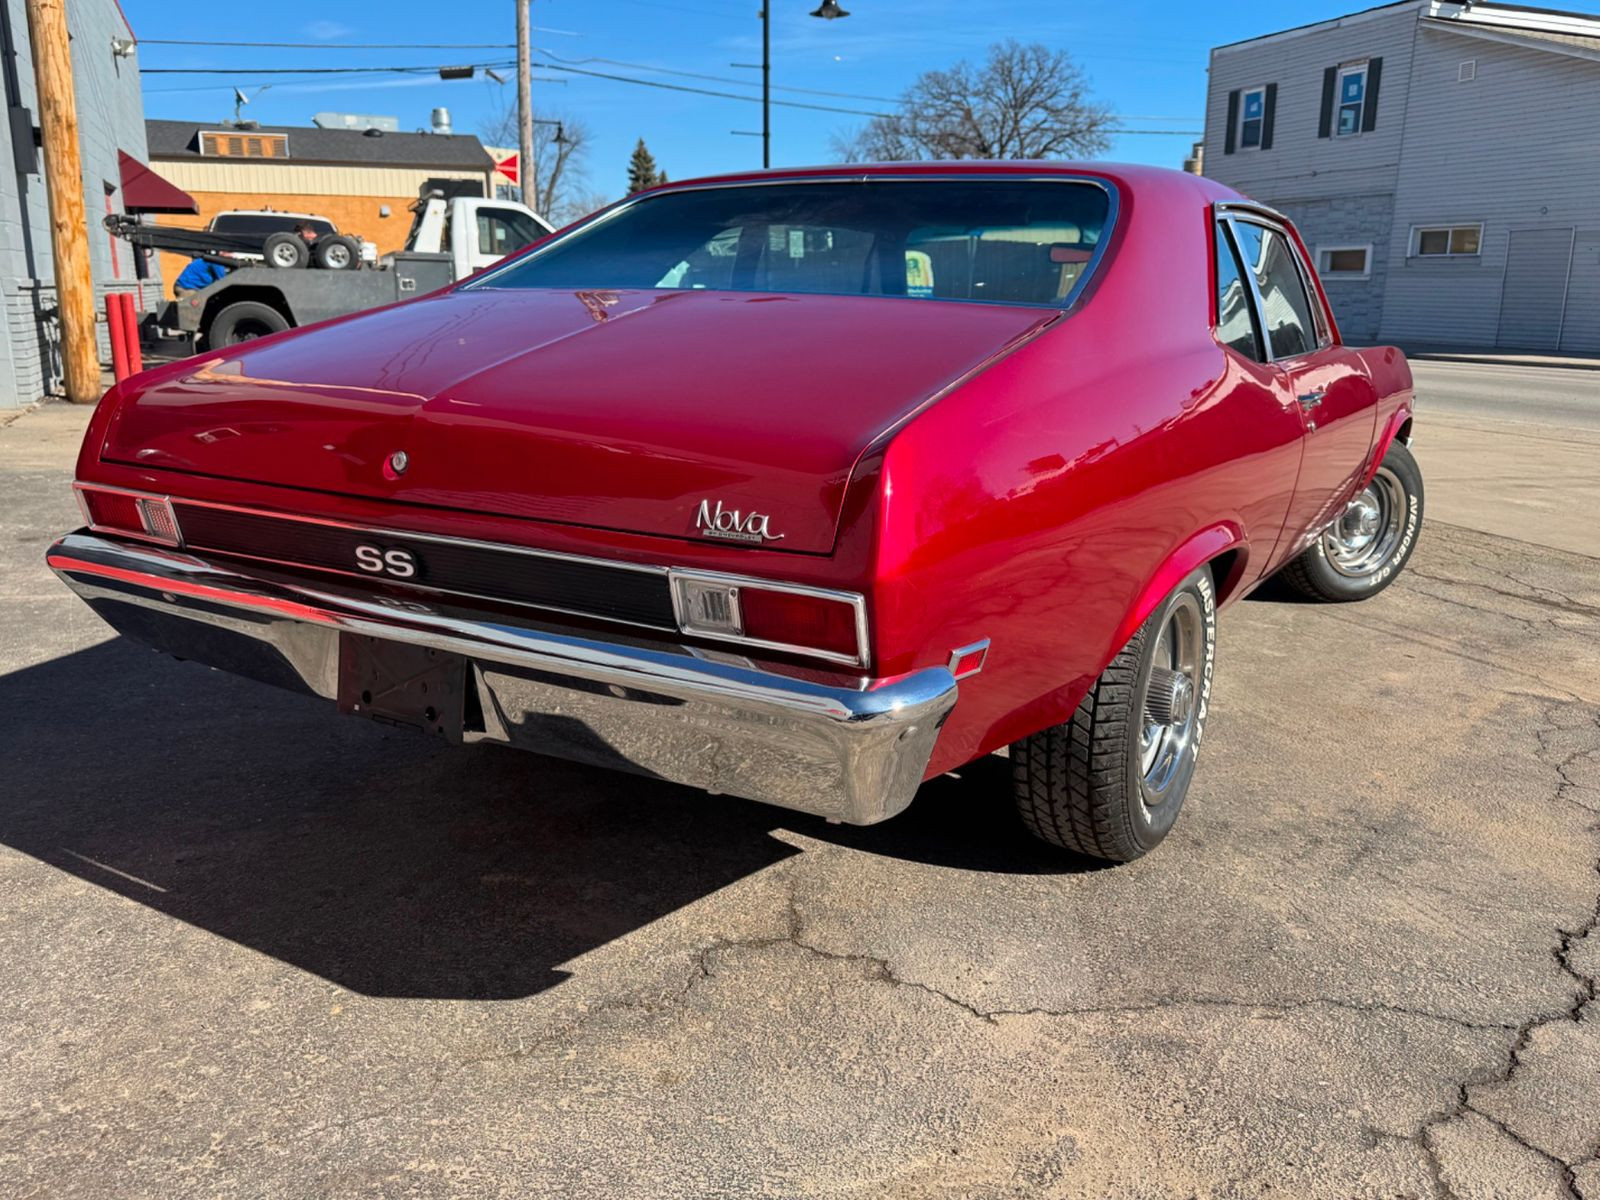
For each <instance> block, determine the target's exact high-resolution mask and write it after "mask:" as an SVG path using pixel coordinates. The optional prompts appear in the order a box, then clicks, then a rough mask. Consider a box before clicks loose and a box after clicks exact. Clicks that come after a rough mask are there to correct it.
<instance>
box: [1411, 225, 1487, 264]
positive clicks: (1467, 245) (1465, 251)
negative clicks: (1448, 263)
mask: <svg viewBox="0 0 1600 1200" xmlns="http://www.w3.org/2000/svg"><path fill="white" fill-rule="evenodd" d="M1482 242H1483V226H1482V225H1416V226H1413V227H1412V230H1411V253H1412V255H1413V256H1415V257H1417V258H1471V257H1475V256H1476V255H1477V254H1478V247H1479V246H1480V245H1481V244H1482Z"/></svg>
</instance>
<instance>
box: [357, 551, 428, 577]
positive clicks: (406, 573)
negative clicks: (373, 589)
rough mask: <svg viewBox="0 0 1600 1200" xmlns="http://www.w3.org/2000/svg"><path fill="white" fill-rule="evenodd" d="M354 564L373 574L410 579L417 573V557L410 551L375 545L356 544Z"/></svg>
mask: <svg viewBox="0 0 1600 1200" xmlns="http://www.w3.org/2000/svg"><path fill="white" fill-rule="evenodd" d="M356 566H358V567H360V568H361V569H362V570H363V571H367V572H369V573H371V574H373V575H392V576H394V577H395V578H396V579H411V578H412V577H414V576H415V575H416V573H417V559H416V556H415V555H414V554H412V553H411V551H409V550H383V549H380V548H379V547H377V546H357V547H356Z"/></svg>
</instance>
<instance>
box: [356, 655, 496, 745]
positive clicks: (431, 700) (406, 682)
mask: <svg viewBox="0 0 1600 1200" xmlns="http://www.w3.org/2000/svg"><path fill="white" fill-rule="evenodd" d="M466 678H467V662H466V659H464V658H462V657H461V656H460V655H458V654H445V653H442V652H440V651H438V650H432V649H429V648H428V647H426V646H412V645H409V644H407V643H405V642H389V641H385V640H383V639H382V638H374V637H367V636H365V635H364V634H357V633H341V634H340V635H339V711H340V712H347V713H359V714H360V715H361V716H364V717H371V718H372V719H373V720H376V721H383V722H386V723H388V724H391V725H406V726H410V727H411V728H414V729H422V730H426V731H427V732H428V733H432V734H437V735H439V736H441V737H444V738H448V739H449V740H450V741H452V742H459V741H460V740H461V728H462V712H463V710H464V705H465V697H466Z"/></svg>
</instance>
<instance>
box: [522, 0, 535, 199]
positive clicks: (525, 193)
mask: <svg viewBox="0 0 1600 1200" xmlns="http://www.w3.org/2000/svg"><path fill="white" fill-rule="evenodd" d="M532 4H533V0H517V181H518V183H519V184H520V185H521V187H522V202H523V203H524V204H526V205H527V206H528V207H529V208H531V209H533V211H534V212H538V211H539V178H538V173H537V172H536V171H535V170H534V169H533V29H532V17H531V16H530V15H529V12H528V9H529V8H530V7H532Z"/></svg>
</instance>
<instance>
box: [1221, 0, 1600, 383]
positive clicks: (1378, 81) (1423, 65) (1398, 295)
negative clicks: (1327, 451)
mask: <svg viewBox="0 0 1600 1200" xmlns="http://www.w3.org/2000/svg"><path fill="white" fill-rule="evenodd" d="M1204 161H1205V173H1206V174H1207V175H1209V176H1211V177H1212V178H1215V179H1217V180H1219V181H1221V182H1223V183H1226V184H1228V185H1229V186H1230V187H1234V188H1237V189H1238V190H1239V191H1241V192H1243V193H1245V194H1246V195H1248V196H1251V197H1253V198H1255V199H1257V200H1260V201H1263V202H1264V203H1267V204H1271V205H1273V206H1274V207H1277V208H1280V209H1282V210H1283V211H1285V212H1286V213H1288V214H1289V215H1290V216H1291V217H1292V218H1294V220H1295V222H1296V224H1297V225H1298V226H1299V227H1300V230H1301V233H1302V234H1303V235H1304V236H1305V239H1306V242H1307V244H1308V246H1309V247H1310V248H1311V251H1312V253H1313V254H1314V255H1315V256H1316V258H1317V266H1318V268H1319V270H1320V271H1321V273H1322V278H1323V282H1324V284H1325V285H1326V286H1327V289H1328V296H1329V299H1330V300H1331V301H1332V303H1333V307H1334V312H1335V314H1336V316H1337V317H1338V319H1339V324H1340V328H1341V329H1342V330H1343V332H1344V334H1345V336H1346V338H1347V339H1348V340H1350V341H1355V342H1359V341H1370V340H1383V341H1399V342H1411V343H1424V342H1426V343H1438V344H1448V345H1461V346H1504V347H1517V348H1530V349H1545V350H1563V351H1571V352H1585V351H1588V352H1600V18H1597V17H1591V16H1585V15H1582V14H1576V13H1559V12H1553V11H1551V10H1548V9H1535V8H1524V7H1520V6H1514V5H1507V4H1476V3H1471V4H1447V3H1440V2H1439V0H1405V2H1403V3H1398V4H1389V5H1384V6H1382V7H1379V8H1372V9H1367V10H1365V11H1363V12H1358V13H1353V14H1351V15H1349V16H1344V17H1339V18H1336V19H1334V20H1330V21H1323V22H1319V23H1318V24H1315V25H1307V26H1303V27H1301V28H1298V29H1289V30H1285V31H1283V32H1280V33H1272V34H1267V35H1265V36H1262V37H1259V38H1253V39H1251V40H1249V41H1245V42H1235V43H1233V44H1232V45H1227V46H1218V47H1216V48H1215V49H1214V50H1212V51H1211V67H1210V83H1209V87H1208V92H1207V102H1206V137H1205V159H1204Z"/></svg>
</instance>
